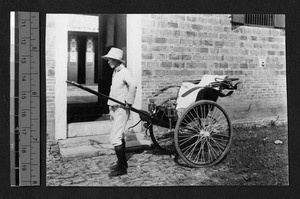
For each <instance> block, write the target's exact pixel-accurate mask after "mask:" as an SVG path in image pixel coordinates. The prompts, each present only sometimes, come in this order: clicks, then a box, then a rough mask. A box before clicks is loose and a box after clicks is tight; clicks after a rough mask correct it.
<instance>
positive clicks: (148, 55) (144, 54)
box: [142, 53, 153, 59]
mask: <svg viewBox="0 0 300 199" xmlns="http://www.w3.org/2000/svg"><path fill="white" fill-rule="evenodd" d="M152 58H153V56H152V53H142V59H152Z"/></svg>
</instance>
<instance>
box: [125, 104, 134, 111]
mask: <svg viewBox="0 0 300 199" xmlns="http://www.w3.org/2000/svg"><path fill="white" fill-rule="evenodd" d="M131 107H132V104H128V103H127V102H125V109H128V110H130V108H131Z"/></svg>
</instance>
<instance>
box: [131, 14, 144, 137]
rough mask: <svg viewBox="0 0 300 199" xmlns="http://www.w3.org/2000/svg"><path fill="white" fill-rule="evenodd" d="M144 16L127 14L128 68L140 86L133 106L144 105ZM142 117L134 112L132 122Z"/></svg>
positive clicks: (137, 129)
mask: <svg viewBox="0 0 300 199" xmlns="http://www.w3.org/2000/svg"><path fill="white" fill-rule="evenodd" d="M141 48H142V18H141V15H140V14H128V15H127V68H128V69H129V71H130V72H131V74H132V76H133V77H134V80H135V82H136V84H137V86H138V88H137V93H136V98H135V101H134V104H133V106H134V107H135V108H137V109H141V107H142V75H141V74H142V72H141V71H142V69H141V67H142V66H141V65H142V57H141V55H142V50H141ZM139 120H140V117H139V115H138V114H136V113H132V123H133V124H136V123H137V122H138V121H139ZM134 131H135V132H141V124H139V125H138V126H136V127H135V128H134Z"/></svg>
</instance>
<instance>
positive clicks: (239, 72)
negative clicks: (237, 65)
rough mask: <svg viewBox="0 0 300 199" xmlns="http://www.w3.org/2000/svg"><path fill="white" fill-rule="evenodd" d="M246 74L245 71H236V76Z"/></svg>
mask: <svg viewBox="0 0 300 199" xmlns="http://www.w3.org/2000/svg"><path fill="white" fill-rule="evenodd" d="M243 73H244V72H243V71H241V70H238V71H234V74H235V75H242V74H243Z"/></svg>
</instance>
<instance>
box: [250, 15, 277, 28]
mask: <svg viewBox="0 0 300 199" xmlns="http://www.w3.org/2000/svg"><path fill="white" fill-rule="evenodd" d="M245 24H246V25H254V26H269V27H273V26H274V15H267V14H247V15H246V16H245Z"/></svg>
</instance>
